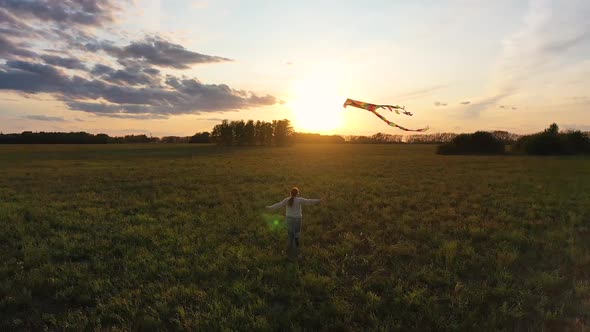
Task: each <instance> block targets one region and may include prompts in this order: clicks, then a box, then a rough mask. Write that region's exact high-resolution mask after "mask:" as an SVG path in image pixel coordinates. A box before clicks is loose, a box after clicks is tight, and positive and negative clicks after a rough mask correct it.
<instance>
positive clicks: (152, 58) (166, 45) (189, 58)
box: [85, 37, 233, 69]
mask: <svg viewBox="0 0 590 332" xmlns="http://www.w3.org/2000/svg"><path fill="white" fill-rule="evenodd" d="M85 48H86V49H87V50H89V51H91V52H96V51H98V50H103V51H105V52H106V53H107V54H110V55H111V56H114V57H116V58H118V59H120V60H125V59H137V60H142V61H145V62H147V63H149V64H152V65H156V66H161V67H171V68H176V69H187V68H190V67H189V65H192V64H200V63H215V62H227V61H233V60H231V59H228V58H223V57H219V56H212V55H206V54H201V53H197V52H193V51H189V50H187V49H186V48H184V47H183V46H182V45H178V44H174V43H170V42H168V41H166V40H164V39H161V38H159V37H147V38H145V39H144V40H142V41H136V42H133V43H131V44H129V45H127V46H124V47H118V46H115V45H113V44H111V43H108V42H101V43H87V44H86V45H85Z"/></svg>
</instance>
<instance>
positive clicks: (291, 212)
mask: <svg viewBox="0 0 590 332" xmlns="http://www.w3.org/2000/svg"><path fill="white" fill-rule="evenodd" d="M290 198H291V197H287V198H285V199H284V200H282V201H280V202H278V203H276V204H273V205H270V206H267V208H269V209H273V210H274V209H278V208H280V207H283V206H284V207H286V208H287V209H286V213H285V215H286V216H287V217H292V218H301V217H302V216H303V214H302V213H301V206H302V205H312V204H317V203H319V202H320V199H313V198H303V197H295V198H293V205H291V206H289V199H290Z"/></svg>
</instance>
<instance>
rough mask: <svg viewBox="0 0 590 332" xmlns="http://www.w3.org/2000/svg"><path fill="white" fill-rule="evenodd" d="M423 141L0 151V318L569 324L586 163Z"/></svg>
mask: <svg viewBox="0 0 590 332" xmlns="http://www.w3.org/2000/svg"><path fill="white" fill-rule="evenodd" d="M434 150H435V147H434V146H426V145H424V146H417V145H412V146H408V145H298V146H293V147H288V148H223V147H217V146H210V145H204V146H199V145H174V144H170V145H157V144H151V145H150V144H146V145H102V146H68V145H47V146H0V172H1V173H0V174H1V176H0V330H14V329H25V330H31V329H32V330H41V329H51V330H55V329H60V330H61V329H64V328H67V329H72V330H80V329H82V328H86V329H120V330H163V329H165V330H222V329H241V330H252V329H257V330H274V329H283V330H285V329H296V330H299V329H308V330H317V329H337V330H366V329H376V330H379V329H381V330H433V331H434V330H435V331H444V330H475V329H483V330H509V331H511V330H533V331H538V330H541V329H548V330H567V329H569V330H583V329H588V327H589V324H590V194H589V193H590V159H588V158H583V157H544V158H541V157H530V156H439V155H436V154H434ZM293 185H297V186H299V188H300V190H301V193H302V196H304V197H310V198H322V199H323V202H322V203H321V204H320V205H316V206H309V207H306V209H304V218H303V234H302V236H303V237H302V245H303V248H302V257H301V258H300V259H299V260H298V261H296V262H292V261H289V260H287V259H286V256H285V247H286V243H287V240H286V238H287V234H286V230H285V227H284V225H283V217H282V214H283V211H277V212H276V213H273V212H272V211H267V210H265V209H264V206H265V205H269V204H272V203H275V202H278V201H279V200H281V199H282V198H284V197H285V196H287V194H288V191H289V190H290V188H291V187H292V186H293Z"/></svg>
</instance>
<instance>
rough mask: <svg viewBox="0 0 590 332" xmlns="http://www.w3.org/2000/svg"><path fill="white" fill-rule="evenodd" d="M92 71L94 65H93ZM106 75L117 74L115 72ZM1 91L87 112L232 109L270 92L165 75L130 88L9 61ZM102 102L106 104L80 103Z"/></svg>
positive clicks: (269, 100) (269, 99)
mask: <svg viewBox="0 0 590 332" xmlns="http://www.w3.org/2000/svg"><path fill="white" fill-rule="evenodd" d="M95 69H96V68H95ZM110 74H113V75H116V74H117V71H115V72H111V73H110ZM0 89H4V90H16V91H22V92H27V93H41V92H45V93H54V94H56V95H57V96H58V97H61V98H62V99H64V100H66V104H67V105H68V107H69V108H70V109H74V110H81V111H86V112H91V113H96V114H98V113H107V114H109V113H110V114H114V113H130V114H141V113H145V114H169V115H170V114H185V113H199V112H211V111H231V110H239V109H245V108H251V107H257V106H265V105H273V104H275V103H276V102H277V101H276V98H275V97H273V96H269V95H267V96H257V95H255V94H253V93H251V92H247V91H241V90H234V89H231V88H230V87H229V86H227V85H225V84H203V83H201V82H199V81H198V80H196V79H179V78H177V77H174V76H168V77H167V79H166V82H165V85H164V86H161V87H159V86H147V87H134V86H129V85H119V84H111V83H109V82H104V81H102V80H97V79H93V80H89V79H86V78H83V77H80V76H67V75H66V74H65V73H64V72H62V71H60V70H58V69H56V68H55V67H53V66H50V65H45V64H37V63H29V62H25V61H8V62H7V63H6V65H3V66H0ZM80 99H84V100H88V99H91V100H100V99H102V100H105V101H106V102H108V103H109V104H106V103H102V104H101V103H91V102H83V101H80Z"/></svg>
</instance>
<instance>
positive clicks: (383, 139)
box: [348, 133, 404, 144]
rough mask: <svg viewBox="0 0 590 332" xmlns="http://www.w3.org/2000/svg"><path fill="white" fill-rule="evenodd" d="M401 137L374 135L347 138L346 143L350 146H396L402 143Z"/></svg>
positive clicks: (382, 134) (402, 137)
mask: <svg viewBox="0 0 590 332" xmlns="http://www.w3.org/2000/svg"><path fill="white" fill-rule="evenodd" d="M403 139H404V136H403V135H391V134H384V133H376V134H374V135H371V136H348V143H351V144H396V143H404V142H403Z"/></svg>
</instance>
